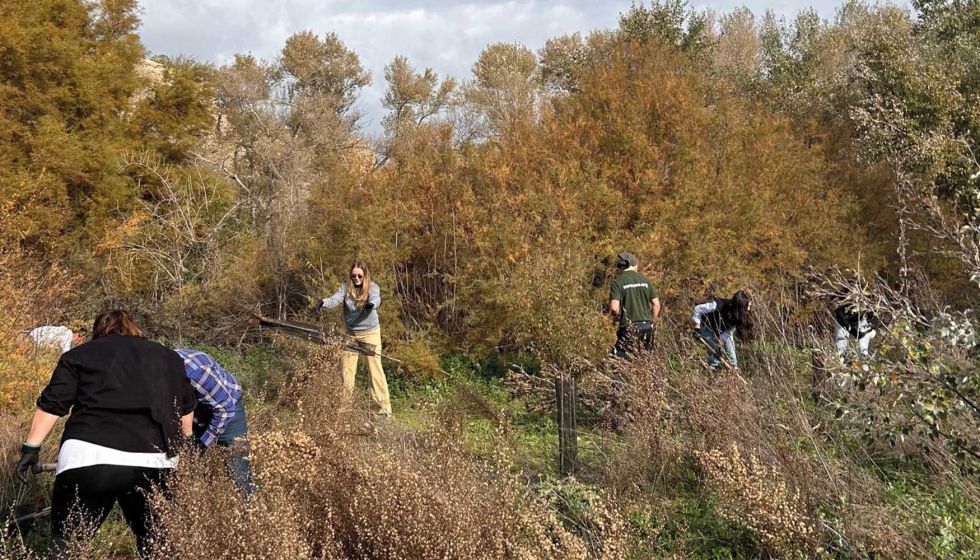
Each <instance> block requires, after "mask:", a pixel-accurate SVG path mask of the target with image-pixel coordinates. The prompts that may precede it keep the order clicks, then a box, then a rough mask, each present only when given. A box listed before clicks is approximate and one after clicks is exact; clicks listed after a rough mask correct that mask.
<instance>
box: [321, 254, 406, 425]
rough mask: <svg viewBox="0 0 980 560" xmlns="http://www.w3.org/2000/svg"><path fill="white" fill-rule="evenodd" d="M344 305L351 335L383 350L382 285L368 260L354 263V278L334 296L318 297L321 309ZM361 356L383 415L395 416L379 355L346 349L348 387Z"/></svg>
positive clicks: (351, 388) (343, 359)
mask: <svg viewBox="0 0 980 560" xmlns="http://www.w3.org/2000/svg"><path fill="white" fill-rule="evenodd" d="M340 305H343V306H344V327H345V329H346V331H347V335H348V336H350V337H352V338H354V340H355V341H356V342H357V343H359V344H364V345H367V347H368V348H370V349H371V350H373V351H374V353H375V354H380V353H381V322H380V320H379V319H378V308H379V307H381V288H380V287H378V284H377V283H376V282H373V281H372V280H371V271H370V269H368V266H367V263H365V262H364V261H357V262H355V263H354V264H352V265H351V267H350V279H349V280H348V281H346V282H344V283H342V284H341V285H340V287H339V288H337V291H336V292H334V294H333V295H332V296H330V297H329V298H324V299H321V300H319V301H317V303H316V308H315V310H316V312H317V313H320V310H321V309H323V308H326V309H333V308H335V307H338V306H340ZM361 357H363V358H364V360H365V361H366V362H367V366H368V371H369V372H370V373H371V398H373V399H374V402H375V404H377V405H378V408H379V409H380V413H381V415H382V416H383V417H385V418H387V417H389V416H391V402H390V400H389V398H388V379H387V378H386V377H385V372H384V368H382V367H381V358H380V357H379V356H377V355H370V356H369V355H364V354H360V353H358V352H355V351H354V350H351V349H345V350H344V351H343V353H342V354H341V357H340V362H341V368H342V370H343V372H344V389H345V390H346V391H347V392H348V393H353V391H354V376H355V374H356V373H357V361H358V359H359V358H361Z"/></svg>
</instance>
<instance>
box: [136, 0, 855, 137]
mask: <svg viewBox="0 0 980 560" xmlns="http://www.w3.org/2000/svg"><path fill="white" fill-rule="evenodd" d="M647 4H649V3H648V2H647ZM741 4H742V2H741V1H738V0H714V1H705V0H693V2H692V5H693V6H694V7H695V8H698V9H701V8H707V7H711V8H715V9H717V10H720V11H729V10H731V9H732V8H734V7H736V6H738V5H741ZM837 4H838V2H837V1H836V0H750V2H749V3H748V4H747V5H748V6H749V8H751V9H752V10H753V11H754V12H755V13H756V14H761V13H762V12H764V11H765V10H767V9H772V10H773V11H775V12H776V13H777V14H779V15H785V16H786V17H792V16H794V15H795V14H796V13H797V12H799V11H800V10H801V9H803V8H806V7H811V6H812V7H813V8H815V9H816V10H817V11H818V12H819V13H820V15H821V16H823V17H824V18H828V19H830V18H833V16H834V10H835V6H836V5H837ZM142 5H143V28H142V30H141V35H142V37H143V42H144V44H145V45H146V46H147V48H148V49H149V50H150V52H151V53H153V54H166V55H171V56H173V55H179V54H183V55H189V56H193V57H194V58H196V59H198V60H202V61H210V62H213V63H216V64H219V65H220V64H222V63H224V62H226V61H228V60H230V59H231V58H232V57H233V56H234V55H235V53H249V52H250V53H252V54H254V55H256V56H258V57H261V58H265V59H268V60H271V59H273V58H274V57H275V54H276V52H277V51H278V50H279V49H281V48H282V45H283V43H284V42H285V40H286V38H287V37H289V36H290V35H292V34H293V33H295V32H297V31H303V30H306V29H309V30H312V31H313V32H314V33H316V34H317V35H321V36H322V35H323V34H324V33H327V32H330V31H333V32H335V33H337V35H339V36H340V38H341V39H342V40H343V41H344V43H345V44H346V45H347V46H348V47H349V48H352V49H353V50H354V51H355V52H356V53H357V54H358V55H359V56H360V57H361V63H362V64H363V65H364V67H365V68H367V69H368V70H370V71H371V73H372V77H373V83H372V85H371V86H370V87H369V88H368V89H367V90H366V91H365V92H364V94H363V95H362V100H361V108H362V109H363V110H364V111H365V113H366V114H367V118H368V119H369V120H370V121H371V124H370V126H369V130H372V131H376V130H378V128H379V125H378V123H380V121H381V117H382V116H383V114H384V113H383V109H382V108H381V106H380V101H379V100H380V98H381V95H382V93H383V92H384V86H385V84H384V75H383V73H382V70H383V68H384V66H385V65H386V64H388V63H390V62H391V60H392V59H394V58H395V56H396V55H399V54H400V55H404V56H407V57H408V58H409V59H410V60H411V61H412V63H413V64H415V66H416V67H417V68H419V69H422V68H426V67H429V68H432V69H433V70H435V71H436V72H438V73H439V74H440V75H453V76H456V77H458V78H466V77H468V76H469V69H470V66H471V65H472V64H473V62H474V61H475V60H476V57H477V55H478V54H479V53H480V51H481V50H482V49H483V47H484V46H486V45H487V44H489V43H494V42H514V41H516V42H519V43H522V44H524V45H526V46H528V47H530V48H532V49H534V50H537V49H538V48H540V47H541V46H543V45H544V43H545V41H546V40H547V39H548V38H549V37H554V36H557V35H563V34H566V33H574V32H576V31H581V32H583V33H587V32H588V31H591V30H593V29H598V28H609V27H614V26H615V25H616V22H617V17H618V15H619V14H620V13H622V12H624V11H626V10H628V9H629V6H630V0H606V1H603V0H535V1H530V0H525V1H499V0H471V1H468V2H467V1H462V2H460V1H451V0H370V1H369V0H346V1H340V0H142Z"/></svg>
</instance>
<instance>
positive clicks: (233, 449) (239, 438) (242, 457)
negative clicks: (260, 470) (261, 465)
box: [194, 400, 255, 497]
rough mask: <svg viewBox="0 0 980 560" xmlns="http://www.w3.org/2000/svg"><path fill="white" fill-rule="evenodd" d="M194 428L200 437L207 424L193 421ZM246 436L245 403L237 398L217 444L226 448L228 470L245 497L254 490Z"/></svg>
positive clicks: (196, 434) (195, 433)
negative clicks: (232, 414)
mask: <svg viewBox="0 0 980 560" xmlns="http://www.w3.org/2000/svg"><path fill="white" fill-rule="evenodd" d="M194 428H195V430H194V435H195V436H197V437H200V436H201V434H203V433H204V430H205V429H206V428H207V424H204V425H203V426H202V425H201V424H198V423H195V425H194ZM247 438H248V420H247V419H246V416H245V403H244V402H243V401H242V400H239V401H238V406H237V408H235V415H234V416H232V417H231V422H229V423H228V426H227V427H225V431H224V432H222V433H221V435H219V436H218V446H219V447H223V448H227V449H224V450H223V451H225V452H226V453H227V456H226V461H227V463H228V470H230V471H231V475H232V477H233V478H234V479H235V486H237V487H238V490H239V491H241V492H242V494H244V495H245V496H246V497H248V496H249V495H250V494H251V493H252V492H254V491H255V482H254V481H253V480H252V468H251V467H250V466H249V464H248V449H247V448H246V444H247V441H248V440H247Z"/></svg>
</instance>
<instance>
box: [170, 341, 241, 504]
mask: <svg viewBox="0 0 980 560" xmlns="http://www.w3.org/2000/svg"><path fill="white" fill-rule="evenodd" d="M177 354H179V355H180V357H181V358H183V359H184V371H185V372H186V373H187V378H188V379H190V382H191V386H192V387H193V388H194V393H195V394H196V395H197V401H198V403H199V404H200V405H201V406H198V407H197V409H196V410H195V411H194V437H195V438H197V440H198V441H199V442H200V443H201V445H203V446H204V447H211V446H213V445H214V444H218V446H219V447H228V448H232V453H231V454H230V455H229V456H228V466H229V468H230V469H231V471H232V474H233V475H234V478H235V484H236V485H237V486H238V488H239V489H240V490H241V491H242V492H243V493H244V494H245V495H246V496H247V495H249V494H251V493H252V491H254V489H255V485H254V483H253V482H252V470H251V468H249V465H248V451H247V450H246V449H245V446H244V443H245V441H246V438H247V436H248V422H247V420H246V419H245V403H244V401H243V399H242V386H241V384H240V383H239V382H238V380H237V379H235V376H233V375H232V374H230V373H228V372H227V371H225V370H224V368H222V367H221V366H220V365H218V362H216V361H215V360H214V358H212V357H211V356H208V355H207V354H205V353H204V352H200V351H198V350H191V349H189V348H179V349H177Z"/></svg>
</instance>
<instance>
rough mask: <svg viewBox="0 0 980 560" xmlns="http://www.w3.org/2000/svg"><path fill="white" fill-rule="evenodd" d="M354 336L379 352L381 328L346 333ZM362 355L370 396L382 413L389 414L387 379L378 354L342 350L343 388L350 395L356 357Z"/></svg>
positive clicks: (352, 389)
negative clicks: (369, 381)
mask: <svg viewBox="0 0 980 560" xmlns="http://www.w3.org/2000/svg"><path fill="white" fill-rule="evenodd" d="M347 334H348V335H350V336H352V337H354V339H355V340H357V341H358V342H363V343H366V344H370V345H372V346H373V347H374V350H375V352H381V329H380V328H378V329H374V330H373V331H364V332H357V333H352V332H349V333H347ZM360 357H363V358H364V359H365V360H366V361H367V367H368V371H369V372H370V373H371V398H372V399H374V402H375V403H376V404H377V405H378V406H379V407H380V408H381V413H382V414H391V403H390V402H389V401H388V379H387V378H386V377H385V371H384V369H382V367H381V358H379V357H378V356H364V355H363V354H359V353H357V352H355V351H353V350H344V351H343V352H342V353H341V355H340V365H341V368H343V371H344V389H345V390H346V391H347V394H348V395H350V394H352V393H353V392H354V375H355V374H356V373H357V359H358V358H360Z"/></svg>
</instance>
